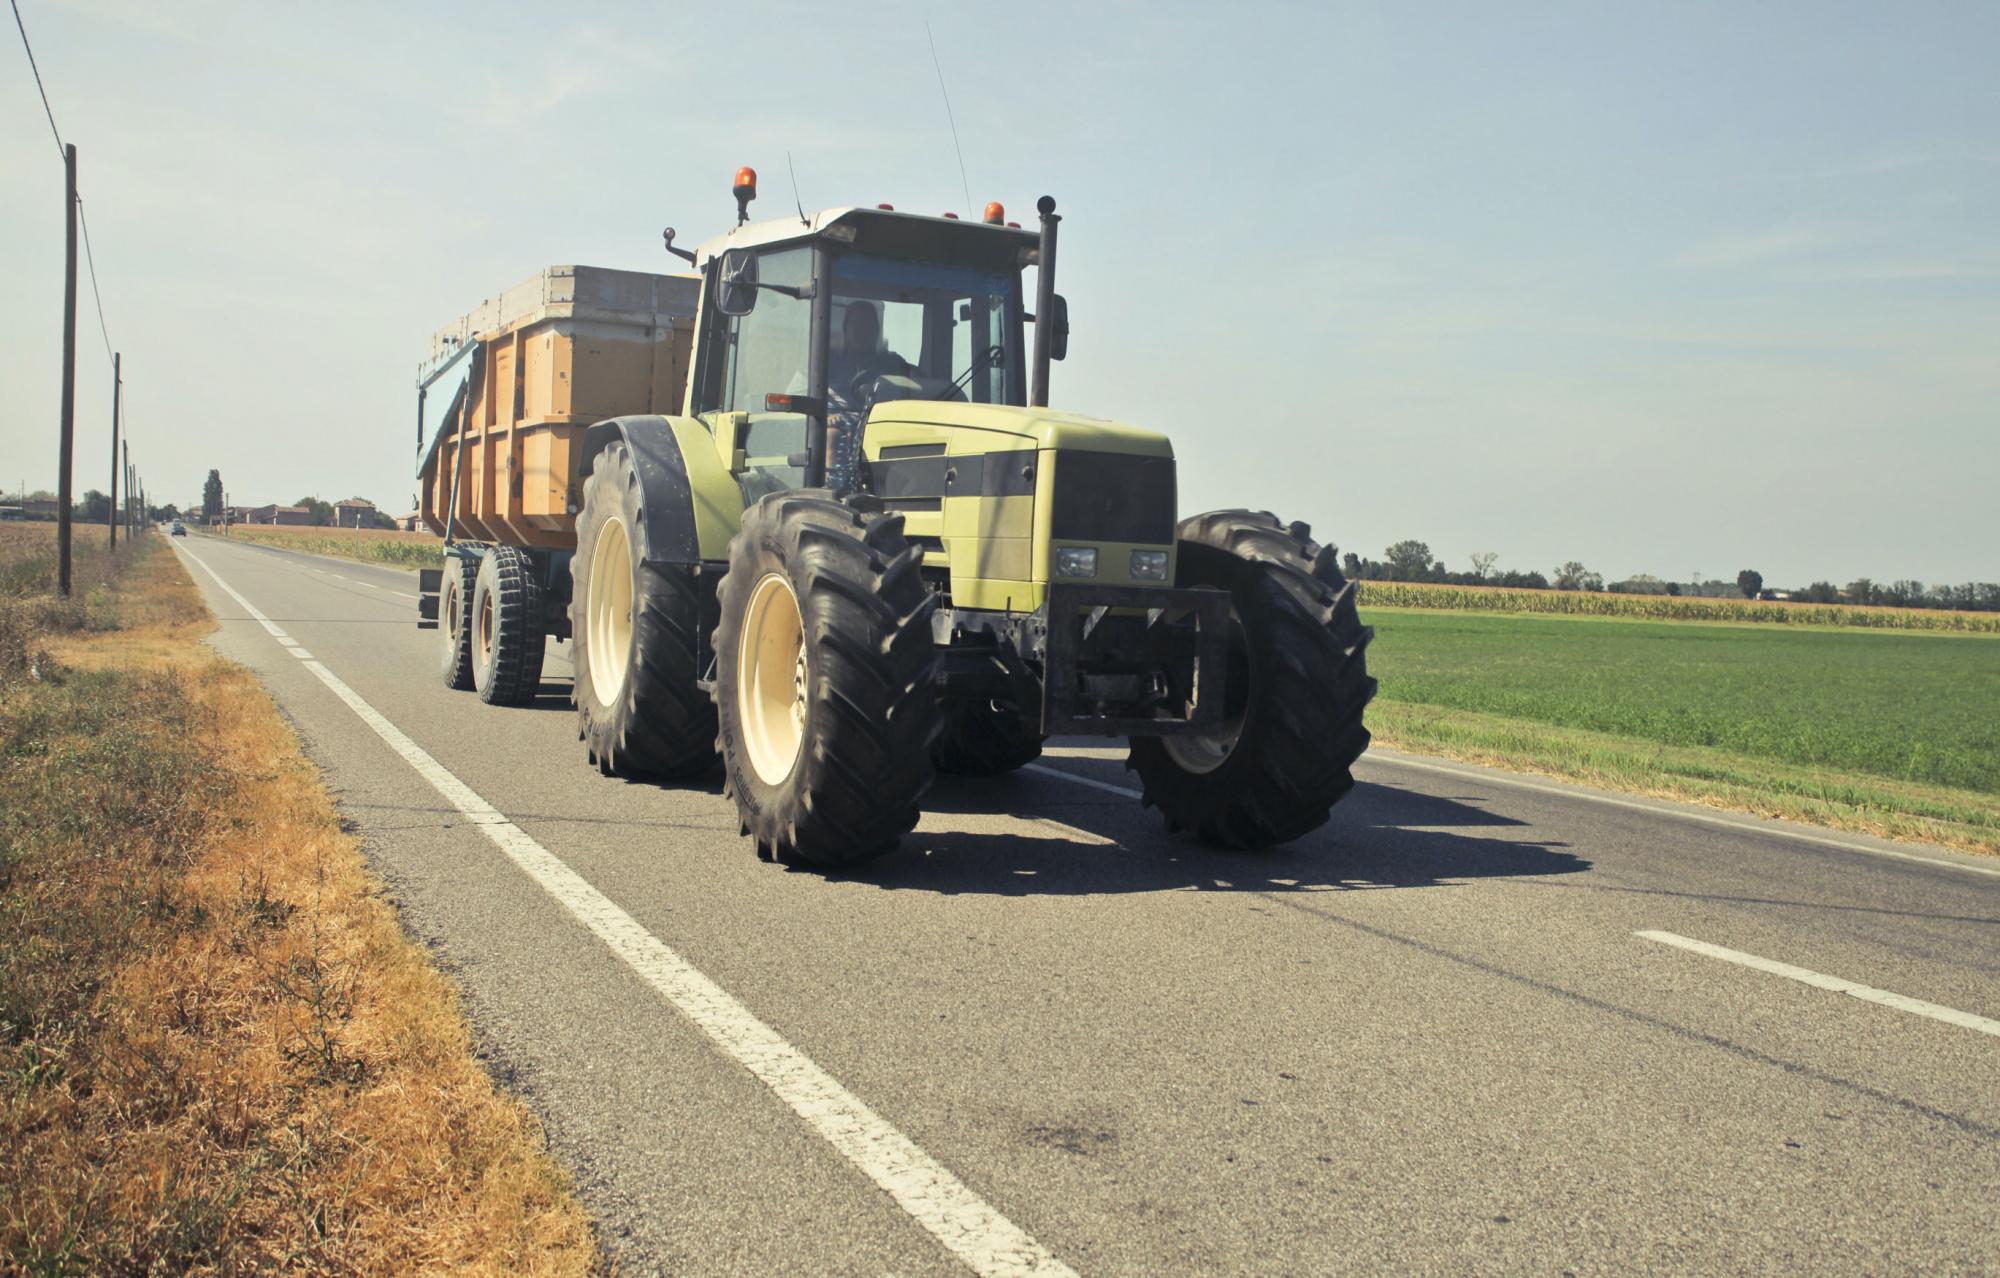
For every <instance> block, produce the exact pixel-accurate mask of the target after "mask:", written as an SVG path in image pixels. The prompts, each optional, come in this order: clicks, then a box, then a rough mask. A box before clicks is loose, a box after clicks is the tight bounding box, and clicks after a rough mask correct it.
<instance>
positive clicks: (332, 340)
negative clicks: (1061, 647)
mask: <svg viewBox="0 0 2000 1278" xmlns="http://www.w3.org/2000/svg"><path fill="white" fill-rule="evenodd" d="M21 9H22V12H23V15H24V17H25V18H26V20H27V23H28V30H29V34H30V36H31V37H32V38H33V39H34V41H35V44H36V51H37V53H38V55H39V57H40V59H41V66H42V73H43V76H44V77H45V79H46V81H47V84H48V88H49V92H50V95H51V98H52V99H53V101H54V103H55V108H56V111H57V120H58V122H59V123H60V124H61V126H62V128H63V130H64V133H65V135H66V136H67V137H68V138H69V140H71V141H74V142H75V143H77V145H78V147H79V149H80V151H81V155H82V175H83V176H82V184H83V192H84V199H85V204H86V208H87V209H88V211H89V216H90V224H91V229H92V232H93V235H94V238H95V244H96V248H97V264H98V267H99V269H100V271H101V272H102V282H103V291H104V306H105V310H106V313H107V316H108V318H109V323H110V328H111V334H112V340H113V341H114V342H115V343H116V344H118V346H119V347H120V348H121V349H122V350H123V351H124V352H125V359H126V368H127V378H126V386H127V395H128V402H129V404H130V422H131V430H132V442H133V447H134V450H135V455H136V456H137V457H139V458H141V459H143V463H144V467H145V469H146V471H147V473H148V475H149V476H150V477H151V482H152V486H153V489H154V491H155V493H157V494H160V495H162V496H165V497H169V498H177V499H182V500H185V499H186V498H188V497H190V496H193V495H195V494H196V493H198V491H199V485H200V482H201V479H202V477H203V476H204V475H205V474H206V472H207V469H208V468H209V467H210V466H219V467H220V468H221V470H222V472H223V474H224V476H225V478H227V480H228V481H229V487H230V491H231V494H232V497H233V498H236V499H240V500H243V501H245V502H252V501H270V500H290V499H292V498H296V497H298V496H299V495H301V494H303V493H315V494H317V495H319V496H322V497H325V498H328V499H334V498H339V497H344V496H348V495H350V494H356V493H358V494H361V495H364V496H367V497H369V498H371V499H373V500H375V501H377V502H379V503H381V504H382V505H383V506H385V507H390V508H394V509H397V510H401V509H403V508H405V507H406V506H407V504H408V501H409V497H410V493H411V490H412V488H413V484H412V481H411V478H410V469H411V461H412V458H411V449H412V426H411V412H412V392H411V389H410V382H411V373H412V369H413V366H414V364H415V362H416V358H417V356H418V354H419V352H420V349H421V344H422V342H423V339H424V338H425V336H426V335H427V334H428V333H429V332H430V331H431V330H432V329H433V328H435V327H436V326H438V325H439V324H441V323H443V322H444V321H446V320H448V319H450V318H452V317H453V316H455V315H457V314H458V313H460V312H462V311H464V310H466V309H467V308H468V307H470V306H471V305H472V304H473V303H475V302H476V301H477V300H478V299H480V298H481V297H484V296H485V295H487V294H489V293H492V292H494V291H496V290H497V289H499V288H501V287H503V286H505V285H507V284H510V283H512V282H514V281H516V280H518V279H520V278H522V277H524V276H526V275H528V274H529V273H531V272H532V271H534V270H535V269H537V268H538V267H540V266H543V265H546V264H548V263H552V262H587V263H593V264H597V265H604V266H618V267H627V268H635V269H642V270H666V269H669V268H670V267H671V266H672V263H671V262H670V260H669V259H667V258H665V256H664V255H663V254H662V253H661V251H660V248H659V229H660V227H661V226H663V225H666V224H669V223H671V224H672V225H674V226H676V227H677V228H679V229H680V231H681V233H682V235H683V237H684V238H686V239H698V238H704V237H706V236H707V235H709V234H713V233H714V232H715V231H717V230H720V229H722V228H723V227H724V226H725V225H727V223H728V221H729V219H730V218H731V216H732V212H733V206H732V203H731V200H730V197H729V191H728V185H729V178H730V174H731V173H732V172H733V171H734V169H735V168H736V166H737V165H739V164H746V163H747V164H754V165H756V166H757V168H758V170H759V172H760V173H761V174H762V177H763V183H762V186H763V199H762V201H761V202H760V203H759V204H758V205H757V206H755V210H754V211H755V212H758V213H761V214H763V215H766V216H774V215H776V214H777V213H779V212H780V211H781V210H780V206H781V205H788V203H789V201H790V198H791V192H790V188H789V183H788V181H787V178H786V174H785V154H786V152H787V150H789V151H790V152H791V153H792V156H793V158H794V160H795V162H796V165H797V169H798V184H799V188H800V193H801V195H802V197H803V199H804V202H805V204H806V205H807V206H808V207H809V208H810V207H817V206H826V205H833V204H845V203H862V202H867V203H872V202H875V201H877V200H886V201H890V202H893V203H895V204H896V205H897V206H898V207H899V208H906V209H916V210H932V211H943V210H945V209H958V208H961V207H962V206H963V204H964V202H965V199H964V196H963V195H962V194H961V187H960V181H959V170H958V166H957V163H956V161H955V160H954V158H953V154H952V146H951V137H950V134H949V132H948V131H947V128H946V123H945V116H944V110H943V107H942V106H941V104H940V101H939V97H938V87H937V83H936V79H935V76H934V74H933V72H932V69H931V62H930V55H929V52H928V48H927V46H926V43H925V38H924V22H925V21H926V20H928V21H929V22H930V23H931V26H932V29H933V30H934V32H935V34H936V39H937V46H938V52H939V54H940V56H941V58H942V60H943V64H944V70H945V74H946V77H947V79H948V81H949V83H950V86H951V92H952V105H953V107H954V109H955V110H956V113H957V120H958V132H959V136H960V139H961V140H962V142H963V144H964V150H965V167H966V169H967V171H968V173H969V175H970V184H971V187H972V196H973V199H974V201H975V202H983V201H985V200H987V199H993V198H997V199H1001V200H1004V201H1005V202H1006V204H1007V206H1008V208H1009V210H1010V211H1011V212H1012V213H1013V214H1015V215H1016V216H1019V215H1022V214H1026V213H1028V212H1030V210H1031V207H1032V205H1033V202H1034V199H1035V197H1036V196H1038V195H1041V194H1043V193H1044V192H1048V193H1051V194H1053V195H1055V196H1056V197H1057V198H1058V200H1059V201H1060V202H1061V205H1062V210H1063V212H1064V214H1065V215H1066V220H1065V221H1064V223H1063V234H1064V240H1063V252H1062V262H1061V271H1062V288H1063V291H1064V292H1065V293H1067V294H1068V296H1069V298H1070V301H1071V316H1072V322H1073V326H1074V338H1073V340H1072V343H1071V346H1070V358H1069V360H1068V362H1067V363H1065V364H1061V365H1057V367H1056V373H1055V377H1054V379H1053V381H1054V398H1055V400H1056V402H1057V403H1058V404H1059V405H1061V406H1064V407H1069V408H1074V409H1076V410H1078V411H1082V412H1087V413H1093V414H1098V415H1102V416H1109V417H1118V418H1122V419H1125V420H1129V421H1134V422H1139V423H1143V424H1148V425H1152V426H1156V427H1159V428H1162V429H1165V430H1167V431H1169V432H1171V434H1172V435H1173V437H1174V440H1175V444H1176V448H1177V451H1178V453H1179V455H1180V457H1181V459H1182V463H1181V474H1182V506H1183V510H1184V511H1189V512H1191V511H1194V510H1199V509H1204V508H1208V507H1214V506H1223V505H1252V506H1268V507H1270V508H1271V509H1273V510H1276V511H1278V512H1280V513H1281V514H1284V515H1285V516H1286V517H1288V518H1304V519H1308V520H1310V521H1311V522H1312V523H1313V525H1314V526H1315V528H1316V529H1317V531H1318V532H1319V533H1320V535H1321V536H1322V537H1323V538H1325V539H1328V540H1332V541H1336V542H1338V543H1339V544H1340V545H1341V546H1342V547H1343V548H1346V549H1353V550H1359V551H1362V552H1364V553H1368V554H1374V555H1379V554H1380V552H1381V549H1382V547H1384V546H1386V545H1387V544H1388V543H1390V542H1391V541H1394V540H1397V539H1400V538H1404V537H1419V538H1422V539H1424V540H1427V541H1428V542H1429V543H1430V545H1431V547H1432V549H1433V550H1434V551H1436V552H1437V553H1439V554H1440V555H1442V556H1444V557H1445V558H1446V559H1447V560H1448V561H1449V562H1450V563H1451V565H1452V566H1453V567H1455V568H1464V567H1465V566H1466V561H1467V557H1468V556H1469V555H1470V554H1471V553H1472V552H1474V551H1482V550H1491V551H1497V552H1498V553H1499V554H1500V556H1501V564H1502V566H1503V567H1516V568H1524V569H1525V568H1538V569H1541V570H1543V571H1545V572H1546V571H1547V570H1548V569H1549V568H1550V567H1551V566H1552V565H1554V564H1555V563H1557V562H1558V561H1560V560H1563V559H1568V558H1580V559H1582V560H1583V561H1585V562H1586V563H1587V564H1588V565H1589V566H1591V567H1592V568H1595V569H1597V570H1599V571H1601V572H1603V573H1605V574H1606V575H1607V576H1608V577H1612V578H1616V577H1621V576H1624V575H1627V574H1630V573H1634V572H1652V573H1655V574H1658V575H1661V576H1672V577H1682V578H1685V577H1686V576H1688V575H1689V574H1691V573H1693V572H1695V571H1697V570H1699V571H1701V572H1703V573H1705V574H1707V575H1711V576H1733V575H1734V574H1735V572H1736V570H1737V569H1739V568H1742V567H1746V566H1753V567H1757V568H1760V569H1762V570H1763V572H1764V573H1765V575H1766V576H1767V577H1769V578H1771V579H1772V580H1773V581H1774V583H1790V582H1804V581H1806V580H1808V579H1811V578H1815V577H1830V578H1833V579H1835V580H1839V581H1844V580H1846V579H1848V578H1850V577H1853V576H1857V575H1863V574H1865V575H1870V576H1874V577H1879V578H1888V577H1900V576H1915V577H1919V578H1922V579H1924V580H1927V581H1936V580H1953V581H1957V580H1964V579H1968V578H1983V579H1993V578H1996V577H2000V435H1996V428H2000V73H1996V70H1995V51H1996V50H2000V6H1996V5H1993V4H1973V3H1966V4H1950V5H1926V4H1913V3H1901V4H1894V5H1891V4H1868V5H1844V4H1829V3H1801V4H1792V5H1780V4H1758V5H1744V4H1740V3H1737V4H1718V5H1694V4H1669V5H1660V4H1644V5H1638V4H1634V5H1625V6H1620V5H1612V4H1603V3H1590V4H1576V5H1559V4H1537V5H1515V6H1506V5H1500V4H1468V5H1463V6H1420V5H1405V4H1394V5H1387V4H1385V5H1346V6H1342V5H1299V6H1255V5H1221V4H1201V5H1178V4H1129V5H1112V4H1074V3H1071V4H1062V5H1051V6H1040V5H1032V4H1017V5H992V4H984V5H977V6H959V5H947V4H930V5H923V4H907V5H906V4H889V5H879V6H878V5H870V4H865V3H850V4H825V3H819V4H800V5H771V4H749V3H746V4H732V5H726V6H724V5H716V6H703V5H695V4H684V5H673V6H648V5H640V4H617V3H599V4H591V5H587V6H565V5H555V4H548V3H546V2H537V3H532V4H519V5H514V4H508V3H501V2H499V0H486V2H485V3H481V4H478V5H468V6H465V7H462V8H460V7H446V6H419V5H403V4H395V5H388V4H385V5H369V4H341V5H312V6H306V5H293V4H256V5H251V4H243V5H238V4H229V3H220V2H211V0H173V2H172V3H157V2H143V0H77V2H75V3H58V2H56V0H21ZM6 39H7V41H8V43H9V45H10V47H9V48H8V49H6V50H4V51H0V267H4V271H5V278H6V280H7V282H8V304H7V306H6V307H5V308H4V314H0V472H4V473H0V483H4V484H5V485H6V486H7V487H9V488H10V489H11V488H12V487H13V486H14V485H15V484H16V483H18V482H19V480H20V479H22V478H25V479H26V480H27V482H28V484H29V485H30V486H31V487H36V486H49V487H53V486H54V479H55V461H54V452H55V447H54V445H55V434H56V429H55V423H56V406H57V399H58V386H57V370H58V367H59V353H60V346H59V335H58V319H59V314H60V305H61V263H62V222H61V215H62V200H61V165H60V163H59V161H58V159H57V156H56V151H55V148H54V144H53V141H52V139H51V138H50V136H49V132H48V127H47V124H46V122H45V121H44V120H43V118H42V114H41V106H40V104H39V103H38V101H37V100H36V98H35V93H34V87H33V84H32V81H31V80H30V77H29V75H28V69H27V65H26V60H25V58H23V57H22V55H21V53H20V50H19V48H18V47H14V45H15V43H16V42H15V40H14V37H13V36H12V34H11V33H10V34H9V35H8V36H7V37H6ZM1021 220H1023V221H1026V220H1028V219H1027V218H1025V217H1022V218H1021ZM86 306H87V303H86ZM86 315H87V316H88V315H89V312H88V310H87V309H86ZM79 372H80V396H79V404H80V409H79V411H80V414H81V416H80V423H81V430H80V441H81V443H80V447H79V450H78V487H79V490H81V489H82V488H83V487H86V486H96V487H102V486H103V483H104V480H105V478H106V472H107V471H108V463H107V461H106V449H107V447H108V429H109V428H108V417H109V372H108V368H107V361H106V359H105V357H104V355H103V353H102V349H101V343H100V341H99V338H98V336H97V332H96V326H95V319H94V316H93V317H90V318H88V319H87V320H86V322H85V325H84V328H83V331H82V335H81V339H80V357H79Z"/></svg>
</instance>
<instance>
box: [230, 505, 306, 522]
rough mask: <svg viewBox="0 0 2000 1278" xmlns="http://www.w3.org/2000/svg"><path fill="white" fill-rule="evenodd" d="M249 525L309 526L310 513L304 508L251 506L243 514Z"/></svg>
mask: <svg viewBox="0 0 2000 1278" xmlns="http://www.w3.org/2000/svg"><path fill="white" fill-rule="evenodd" d="M244 516H245V518H244V522H245V523H251V524H310V523H311V522H312V512H311V511H310V510H307V509H306V508H305V507H304V506H252V507H251V508H250V509H249V510H247V511H245V512H244Z"/></svg>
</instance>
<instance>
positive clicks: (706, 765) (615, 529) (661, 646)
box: [569, 440, 715, 779]
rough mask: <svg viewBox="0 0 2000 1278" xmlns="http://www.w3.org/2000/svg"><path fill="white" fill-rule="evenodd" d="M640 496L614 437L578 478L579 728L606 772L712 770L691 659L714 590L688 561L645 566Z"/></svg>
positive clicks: (574, 608) (709, 714)
mask: <svg viewBox="0 0 2000 1278" xmlns="http://www.w3.org/2000/svg"><path fill="white" fill-rule="evenodd" d="M643 504H644V493H643V491H642V489H641V486H640V481H639V473H638V470H637V468H636V467H635V466H634V465H633V462H632V455H631V453H630V451H629V450H628V449H627V448H626V445H625V443H624V441H623V440H616V441H614V442H612V443H611V444H610V445H608V446H607V447H606V448H605V449H604V451H603V452H601V453H599V454H598V455H597V457H596V460H595V463H594V464H593V465H592V467H591V471H590V477H589V478H588V479H587V480H585V481H584V485H583V512H582V514H581V515H580V516H578V518H577V526H576V533H577V540H576V555H575V557H574V558H572V559H571V560H570V581H571V587H570V605H569V609H570V611H569V633H570V642H571V655H572V657H573V658H574V663H575V666H576V684H575V689H576V691H575V694H574V696H575V701H576V714H577V736H578V738H579V739H580V740H582V741H583V743H584V746H585V748H586V749H587V750H588V751H589V753H590V761H591V762H592V763H593V764H595V765H597V768H598V770H599V771H600V772H603V773H605V774H606V775H617V776H647V777H658V778H662V779H677V778H687V777H698V776H700V775H702V774H703V773H705V772H708V771H709V770H711V769H712V768H714V766H715V705H714V703H713V702H711V701H710V700H709V697H708V694H707V693H706V692H704V691H703V690H702V688H701V686H700V683H699V680H700V678H701V670H700V669H699V668H698V666H697V662H698V660H699V657H698V653H699V652H700V648H701V643H700V636H701V634H702V632H703V630H704V629H706V628H708V627H711V626H713V624H714V620H713V603H714V596H713V595H711V594H706V593H705V592H704V591H703V590H702V589H701V584H700V580H699V578H698V577H697V576H696V574H695V572H694V570H693V569H692V568H691V567H682V566H680V565H677V564H663V563H650V562H648V560H649V559H650V557H651V547H650V545H649V543H648V541H647V538H646V520H645V514H644V510H643Z"/></svg>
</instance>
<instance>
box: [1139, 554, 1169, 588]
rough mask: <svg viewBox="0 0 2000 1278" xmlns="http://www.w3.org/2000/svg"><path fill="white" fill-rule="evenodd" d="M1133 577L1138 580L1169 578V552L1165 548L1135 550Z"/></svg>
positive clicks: (1163, 579)
mask: <svg viewBox="0 0 2000 1278" xmlns="http://www.w3.org/2000/svg"><path fill="white" fill-rule="evenodd" d="M1132 577H1133V579H1134V580H1136V581H1165V580H1166V579H1167V552H1166V551H1164V550H1135V551H1133V552H1132Z"/></svg>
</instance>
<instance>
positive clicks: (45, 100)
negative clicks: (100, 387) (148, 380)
mask: <svg viewBox="0 0 2000 1278" xmlns="http://www.w3.org/2000/svg"><path fill="white" fill-rule="evenodd" d="M7 5H8V7H9V8H11V9H12V10H13V11H14V27H15V29H16V30H18V31H19V32H20V33H21V48H22V49H23V50H24V51H25V52H26V53H27V55H28V70H30V71H32V72H34V74H35V92H36V93H38V94H40V95H41V98H42V114H44V115H46V116H48V117H49V132H50V133H51V134H53V135H54V137H55V140H56V156H57V158H59V159H62V160H64V161H65V162H67V160H68V158H69V152H68V150H67V149H66V147H65V146H64V144H63V137H62V130H61V129H59V128H57V127H56V112H55V108H54V107H52V106H50V105H49V91H48V89H46V88H45V87H43V85H42V68H41V66H40V64H38V63H37V62H36V61H35V46H34V45H32V44H30V43H29V42H28V24H27V23H25V22H23V21H22V20H21V0H7ZM76 220H77V225H78V226H79V227H80V228H81V229H82V231H83V256H84V260H85V261H86V262H87V263H88V264H89V266H90V296H91V299H92V300H93V301H94V302H95V303H96V304H97V331H98V333H99V334H100V335H101V336H102V337H103V338H104V357H105V358H106V359H110V358H111V354H112V352H111V326H110V325H108V324H106V323H105V322H104V295H103V294H102V293H101V292H99V291H98V288H97V255H96V254H95V253H93V252H92V251H91V248H90V220H89V219H88V218H86V217H85V216H84V215H83V196H82V195H81V194H79V195H78V196H77V197H76Z"/></svg>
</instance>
